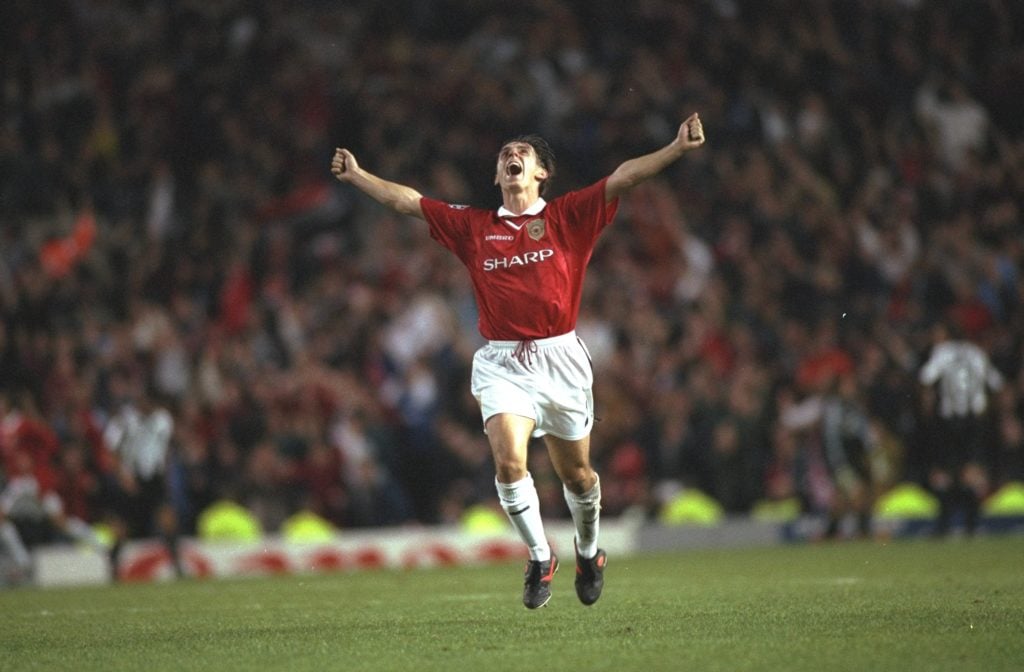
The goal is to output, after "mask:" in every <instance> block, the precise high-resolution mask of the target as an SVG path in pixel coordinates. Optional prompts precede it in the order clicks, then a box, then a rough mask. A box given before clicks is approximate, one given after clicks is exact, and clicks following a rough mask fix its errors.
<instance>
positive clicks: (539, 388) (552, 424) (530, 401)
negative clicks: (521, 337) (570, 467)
mask: <svg viewBox="0 0 1024 672" xmlns="http://www.w3.org/2000/svg"><path fill="white" fill-rule="evenodd" d="M593 386H594V372H593V369H592V368H591V365H590V354H589V353H588V352H587V348H586V346H585V345H583V341H581V340H580V339H579V338H578V337H577V336H576V332H575V331H570V332H569V333H567V334H562V335H561V336H554V337H552V338H542V339H538V340H536V341H489V342H488V343H487V345H485V346H483V347H482V348H480V349H479V350H477V351H476V354H475V355H474V356H473V376H472V380H471V389H472V392H473V396H474V397H476V400H477V402H478V403H479V404H480V413H481V415H482V416H483V421H484V423H485V424H486V423H487V420H488V419H489V418H491V417H492V416H494V415H496V414H498V413H512V414H514V415H521V416H523V417H527V418H532V419H533V421H534V423H535V427H534V430H533V436H544V435H545V434H552V435H554V436H557V437H559V438H561V439H566V440H569V441H575V440H577V439H582V438H583V437H585V436H587V435H588V434H590V430H591V428H592V427H593V425H594V395H593V390H592V388H593Z"/></svg>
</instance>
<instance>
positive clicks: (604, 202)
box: [331, 114, 704, 609]
mask: <svg viewBox="0 0 1024 672" xmlns="http://www.w3.org/2000/svg"><path fill="white" fill-rule="evenodd" d="M702 144H704V130H703V127H702V125H701V120H700V118H699V117H698V115H697V114H693V115H691V116H690V117H688V118H687V119H686V120H685V121H684V122H683V123H682V124H681V125H680V126H679V130H678V133H677V134H676V137H675V138H673V139H672V141H671V142H669V143H668V144H667V145H665V146H664V147H662V148H661V149H659V150H657V151H655V152H652V153H650V154H646V155H643V156H640V157H637V158H633V159H630V160H628V161H626V162H624V163H622V164H621V165H620V166H619V167H618V168H616V169H615V171H614V172H613V173H612V174H611V175H609V176H607V177H605V178H603V179H601V180H599V181H598V182H596V183H594V184H592V185H590V186H588V187H585V188H583V189H580V190H579V191H573V192H570V193H567V194H564V195H562V196H560V197H558V198H554V199H553V200H552V201H551V202H547V201H545V200H544V198H543V194H545V193H546V187H547V186H548V184H549V180H550V179H551V178H552V177H553V176H554V174H555V157H554V153H553V152H552V150H551V148H550V146H549V145H548V144H547V142H546V141H544V139H543V138H540V137H538V136H534V135H527V136H520V137H518V138H515V139H513V140H510V141H509V142H507V143H505V144H504V145H503V146H502V147H501V150H500V152H499V154H498V159H497V165H496V170H495V175H494V184H495V185H496V186H498V187H499V188H500V190H501V197H502V204H501V207H499V208H498V209H497V210H486V209H481V208H475V207H470V206H466V205H455V204H447V203H443V202H441V201H437V200H434V199H432V198H428V197H424V196H423V195H422V194H420V193H419V192H418V191H416V190H415V189H413V188H411V187H408V186H405V185H401V184H397V183H394V182H390V181H387V180H384V179H382V178H380V177H377V176H376V175H373V174H372V173H370V172H368V171H367V170H365V169H364V168H362V167H361V166H360V165H359V163H358V162H357V161H356V158H355V156H354V155H353V154H352V152H351V151H349V150H348V149H340V148H339V149H337V150H336V151H335V154H334V158H333V159H332V161H331V172H332V173H333V174H334V175H335V177H337V178H338V179H339V180H340V181H342V182H345V183H348V184H351V185H352V186H354V187H356V188H357V189H359V190H360V191H362V192H364V193H366V194H367V195H369V196H370V197H372V198H373V199H375V200H376V201H378V202H380V203H382V204H383V205H385V206H387V207H389V208H390V209H392V210H394V211H396V212H398V213H400V214H404V215H411V216H413V217H417V218H419V219H423V220H425V221H426V222H427V224H428V226H429V231H430V235H431V237H432V238H434V239H435V240H437V241H438V242H439V243H440V244H441V245H443V246H444V247H446V248H448V249H449V250H451V251H452V252H453V253H455V254H456V255H457V256H458V257H459V259H460V260H461V261H462V263H463V264H464V265H465V266H466V268H467V269H468V271H469V274H470V278H471V280H472V283H473V290H474V294H475V297H476V303H477V309H478V311H479V322H478V326H479V329H480V333H481V335H482V336H483V337H484V338H485V339H487V341H488V343H487V344H486V345H484V346H483V347H482V348H480V350H478V351H477V352H476V354H475V356H474V358H473V370H472V374H471V389H472V392H473V396H474V397H476V400H477V402H478V403H479V405H480V410H481V415H482V417H483V425H484V431H485V433H486V434H487V437H488V440H489V443H490V446H491V452H492V454H493V457H494V464H495V471H496V477H495V485H496V487H497V491H498V497H499V500H500V502H501V506H502V508H503V509H504V510H505V512H506V514H507V515H508V518H509V520H510V521H511V523H512V525H513V527H514V528H515V529H516V530H517V532H518V533H519V536H520V537H521V538H522V540H523V542H524V543H525V544H526V545H527V547H528V549H529V556H530V560H529V562H528V563H527V566H526V573H525V581H524V584H525V585H524V590H523V603H524V604H525V605H526V607H527V608H529V609H536V608H538V607H542V606H544V605H545V604H547V602H548V600H549V599H550V598H551V587H550V583H551V579H552V577H553V576H554V573H555V571H556V570H557V569H558V558H557V557H556V556H555V554H554V553H552V551H551V547H550V546H549V544H548V540H547V538H546V537H545V534H544V525H543V522H542V520H541V512H540V505H539V499H538V496H537V490H536V488H535V486H534V483H533V479H532V477H531V475H530V473H529V472H528V471H527V449H528V446H529V443H530V439H531V437H544V442H545V444H546V447H547V450H548V453H549V455H550V457H551V462H552V464H553V466H554V468H555V471H556V472H557V474H558V476H559V478H560V479H561V481H562V484H563V492H564V496H565V501H566V503H567V504H568V507H569V511H570V512H571V515H572V520H573V523H574V525H575V528H576V533H575V539H574V541H575V550H576V581H575V583H576V594H577V596H578V597H579V599H580V601H581V602H582V603H583V604H585V605H591V604H593V603H594V602H596V601H597V600H598V598H599V597H600V596H601V591H602V589H603V586H604V567H605V562H606V555H605V552H604V551H603V550H602V549H600V548H598V530H599V520H600V509H601V484H600V480H599V478H598V475H597V473H596V472H595V471H594V470H593V468H592V467H591V464H590V433H591V429H592V426H593V420H594V409H593V395H592V386H593V371H592V368H591V365H590V358H589V354H588V353H587V351H586V347H585V346H584V344H583V342H582V341H581V340H580V339H579V338H578V337H577V336H576V334H575V327H576V320H577V316H578V313H579V306H580V297H581V292H582V287H583V279H584V275H585V272H586V267H587V264H588V263H589V261H590V257H591V254H592V252H593V249H594V245H595V244H596V242H597V239H598V236H599V235H600V233H601V231H602V230H603V229H604V227H605V226H607V225H608V224H610V223H611V221H612V218H613V217H614V216H615V212H616V210H617V208H618V203H619V197H620V196H621V195H623V194H625V193H626V192H628V191H629V190H630V189H632V188H633V187H635V186H636V185H638V184H640V183H641V182H643V181H645V180H647V179H649V178H651V177H653V176H655V175H657V174H658V173H660V172H661V171H662V170H664V169H665V168H666V167H667V166H669V165H670V164H672V163H673V162H675V161H676V160H678V159H679V158H680V157H681V156H682V155H683V154H684V153H685V152H687V151H689V150H692V149H696V148H697V147H700V146H701V145H702Z"/></svg>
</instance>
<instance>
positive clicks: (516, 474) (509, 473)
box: [494, 458, 526, 483]
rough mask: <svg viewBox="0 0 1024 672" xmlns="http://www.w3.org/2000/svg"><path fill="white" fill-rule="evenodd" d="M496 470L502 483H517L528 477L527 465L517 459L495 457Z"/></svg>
mask: <svg viewBox="0 0 1024 672" xmlns="http://www.w3.org/2000/svg"><path fill="white" fill-rule="evenodd" d="M494 471H495V473H496V474H497V476H498V481H499V482H501V483H515V482H517V481H521V480H523V479H524V478H526V465H525V464H523V463H522V462H521V461H519V460H516V459H511V458H509V459H495V461H494Z"/></svg>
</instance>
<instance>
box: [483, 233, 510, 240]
mask: <svg viewBox="0 0 1024 672" xmlns="http://www.w3.org/2000/svg"><path fill="white" fill-rule="evenodd" d="M515 239H516V237H515V236H510V235H508V234H502V233H491V234H488V235H486V236H484V240H515Z"/></svg>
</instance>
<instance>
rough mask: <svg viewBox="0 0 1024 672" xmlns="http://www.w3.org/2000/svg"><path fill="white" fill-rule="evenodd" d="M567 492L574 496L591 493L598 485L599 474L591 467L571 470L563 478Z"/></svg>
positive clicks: (585, 466)
mask: <svg viewBox="0 0 1024 672" xmlns="http://www.w3.org/2000/svg"><path fill="white" fill-rule="evenodd" d="M562 483H564V484H565V488H566V490H568V491H569V492H571V493H572V494H574V495H582V494H584V493H586V492H589V491H590V490H591V488H593V487H594V485H595V484H596V483H597V474H596V473H595V472H594V470H593V469H592V468H591V467H590V466H589V465H580V466H578V467H573V468H572V469H570V470H569V471H568V472H567V473H566V474H564V477H563V478H562Z"/></svg>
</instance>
